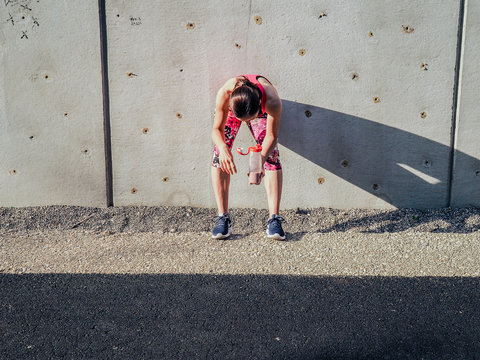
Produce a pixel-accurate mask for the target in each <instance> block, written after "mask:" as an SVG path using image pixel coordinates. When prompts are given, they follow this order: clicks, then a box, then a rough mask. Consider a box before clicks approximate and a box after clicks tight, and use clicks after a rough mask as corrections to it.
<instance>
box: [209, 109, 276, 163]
mask: <svg viewBox="0 0 480 360" xmlns="http://www.w3.org/2000/svg"><path fill="white" fill-rule="evenodd" d="M241 124H242V121H240V120H238V119H237V118H236V117H235V116H234V115H233V113H232V112H228V116H227V121H226V123H225V143H226V144H227V145H228V147H229V149H230V150H232V147H233V141H234V140H235V137H236V136H237V133H238V129H240V125H241ZM247 126H248V128H249V129H250V132H251V133H252V135H253V138H254V139H255V141H256V142H257V144H260V145H261V144H262V143H263V139H265V134H266V133H267V130H266V129H267V114H266V113H264V114H262V115H260V116H259V117H258V118H256V119H253V120H251V121H249V122H248V123H247ZM279 156H280V154H279V152H278V148H277V147H276V146H275V149H274V150H273V151H272V153H271V154H270V156H269V157H268V158H267V160H266V161H265V170H281V169H282V164H280V159H279ZM218 157H219V152H218V148H217V146H216V145H214V147H213V159H212V166H215V167H217V168H220V162H219V158H218Z"/></svg>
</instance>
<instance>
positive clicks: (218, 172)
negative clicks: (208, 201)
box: [212, 166, 230, 216]
mask: <svg viewBox="0 0 480 360" xmlns="http://www.w3.org/2000/svg"><path fill="white" fill-rule="evenodd" d="M212 185H213V192H214V194H215V200H216V202H217V208H218V215H219V216H221V215H223V214H225V213H228V191H229V188H230V174H227V173H226V172H225V171H223V170H222V169H220V168H217V167H215V166H212Z"/></svg>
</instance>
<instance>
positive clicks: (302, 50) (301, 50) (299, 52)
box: [298, 49, 307, 56]
mask: <svg viewBox="0 0 480 360" xmlns="http://www.w3.org/2000/svg"><path fill="white" fill-rule="evenodd" d="M306 52H307V51H306V50H305V49H300V50H298V55H300V56H303V55H305V53H306Z"/></svg>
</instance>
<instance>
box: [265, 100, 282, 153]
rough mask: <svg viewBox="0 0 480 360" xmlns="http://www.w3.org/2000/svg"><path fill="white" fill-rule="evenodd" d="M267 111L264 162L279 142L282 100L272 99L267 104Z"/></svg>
mask: <svg viewBox="0 0 480 360" xmlns="http://www.w3.org/2000/svg"><path fill="white" fill-rule="evenodd" d="M265 111H266V112H267V115H268V116H267V128H266V134H265V139H264V140H263V143H262V148H263V149H262V158H263V161H264V162H265V160H266V159H267V158H268V157H269V156H270V154H271V153H272V151H273V150H274V149H275V146H276V145H277V143H278V130H279V128H280V118H281V117H282V100H280V98H277V99H274V100H273V99H272V100H271V101H269V103H268V105H267V106H266V108H265Z"/></svg>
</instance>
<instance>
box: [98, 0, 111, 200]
mask: <svg viewBox="0 0 480 360" xmlns="http://www.w3.org/2000/svg"><path fill="white" fill-rule="evenodd" d="M98 20H99V24H100V54H101V55H100V56H101V63H102V94H103V132H104V144H105V181H106V195H107V206H113V170H112V141H111V130H110V94H109V90H108V58H107V55H108V51H107V22H106V14H105V0H98Z"/></svg>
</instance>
